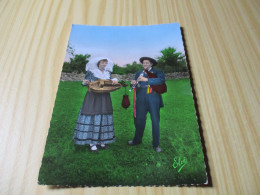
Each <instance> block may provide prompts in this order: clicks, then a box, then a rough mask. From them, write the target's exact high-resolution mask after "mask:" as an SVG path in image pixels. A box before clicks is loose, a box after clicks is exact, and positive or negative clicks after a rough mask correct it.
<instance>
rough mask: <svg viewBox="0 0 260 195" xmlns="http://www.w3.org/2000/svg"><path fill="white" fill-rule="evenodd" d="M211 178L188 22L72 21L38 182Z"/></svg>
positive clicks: (172, 182)
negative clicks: (186, 43)
mask: <svg viewBox="0 0 260 195" xmlns="http://www.w3.org/2000/svg"><path fill="white" fill-rule="evenodd" d="M210 183H211V181H210V173H209V167H208V162H207V156H206V148H205V144H204V139H203V134H202V129H201V126H200V119H199V112H198V108H197V104H196V97H195V91H194V89H193V86H192V73H191V72H190V68H189V63H188V59H187V52H186V51H185V47H184V41H183V36H182V29H181V27H180V25H179V24H178V23H172V24H160V25H148V26H89V25H72V28H71V33H70V37H69V41H68V46H67V51H66V56H65V59H64V64H63V67H62V73H61V78H60V83H59V87H58V91H57V96H56V100H55V106H54V108H53V113H52V119H51V121H50V128H49V132H48V137H47V142H46V146H45V151H44V155H43V158H42V165H41V168H40V170H39V177H38V184H40V185H54V186H193V185H194V186H209V185H210Z"/></svg>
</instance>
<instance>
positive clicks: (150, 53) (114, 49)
mask: <svg viewBox="0 0 260 195" xmlns="http://www.w3.org/2000/svg"><path fill="white" fill-rule="evenodd" d="M69 43H70V44H71V46H72V47H73V48H74V49H75V54H83V55H85V54H90V55H91V58H94V57H99V56H102V57H107V58H110V59H111V60H112V61H113V62H114V63H115V64H117V65H119V66H125V65H126V64H132V63H133V62H134V61H136V62H138V63H139V59H140V58H141V57H143V56H146V57H152V58H154V59H157V58H158V57H160V56H162V54H161V53H160V51H161V50H163V49H165V48H168V47H173V48H175V49H176V50H177V52H181V53H183V54H185V52H184V46H183V42H182V36H181V30H180V26H179V24H178V23H172V24H159V25H148V26H90V25H75V24H73V25H72V29H71V32H70V38H69ZM91 58H90V59H91ZM65 61H69V55H68V53H66V57H65Z"/></svg>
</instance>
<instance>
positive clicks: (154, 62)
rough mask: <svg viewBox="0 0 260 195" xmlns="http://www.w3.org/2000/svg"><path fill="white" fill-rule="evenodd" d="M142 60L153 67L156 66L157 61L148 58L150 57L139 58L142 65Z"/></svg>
mask: <svg viewBox="0 0 260 195" xmlns="http://www.w3.org/2000/svg"><path fill="white" fill-rule="evenodd" d="M144 60H149V61H150V62H151V63H152V64H153V66H155V65H156V64H157V61H156V60H155V59H153V58H150V57H141V58H140V62H141V63H143V61H144Z"/></svg>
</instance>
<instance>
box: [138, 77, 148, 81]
mask: <svg viewBox="0 0 260 195" xmlns="http://www.w3.org/2000/svg"><path fill="white" fill-rule="evenodd" d="M137 81H145V82H147V81H148V78H145V77H143V76H139V77H138V79H137Z"/></svg>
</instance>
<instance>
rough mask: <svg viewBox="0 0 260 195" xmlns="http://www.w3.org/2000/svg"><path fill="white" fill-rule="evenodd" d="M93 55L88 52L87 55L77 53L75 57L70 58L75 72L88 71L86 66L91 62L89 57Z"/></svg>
mask: <svg viewBox="0 0 260 195" xmlns="http://www.w3.org/2000/svg"><path fill="white" fill-rule="evenodd" d="M90 56H91V55H89V54H86V55H82V54H79V55H78V54H76V55H75V56H74V58H70V67H71V69H72V71H73V72H77V73H81V72H83V73H86V70H85V67H86V64H87V63H88V62H89V60H88V59H89V58H90Z"/></svg>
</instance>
